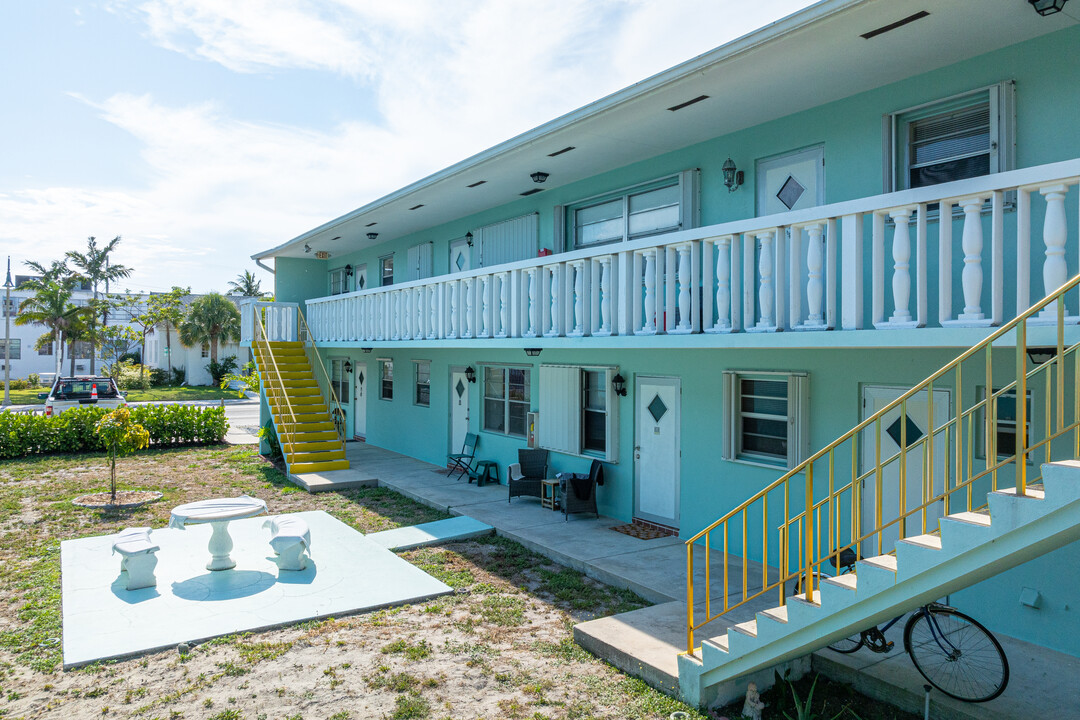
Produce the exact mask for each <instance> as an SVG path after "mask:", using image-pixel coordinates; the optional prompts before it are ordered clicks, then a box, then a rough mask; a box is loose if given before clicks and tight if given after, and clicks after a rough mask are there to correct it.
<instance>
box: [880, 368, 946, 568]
mask: <svg viewBox="0 0 1080 720" xmlns="http://www.w3.org/2000/svg"><path fill="white" fill-rule="evenodd" d="M904 392H907V389H906V388H898V387H884V386H880V385H877V386H867V387H864V388H863V417H864V418H867V417H870V416H871V415H873V414H874V413H876V412H877V411H878V410H880V409H881V408H883V407H885V406H886V405H888V404H889V403H891V402H892V401H893V400H895V399H896V398H898V397H900V395H901V394H903V393H904ZM928 398H929V395H928V394H927V393H926V391H925V390H924V391H922V392H920V393H917V394H916V395H915V396H914V397H912V398H910V399H909V400H908V401H907V404H906V410H907V422H906V423H905V424H906V426H907V430H906V434H905V435H901V430H902V425H901V422H900V408H899V407H897V408H894V409H892V410H890V411H889V412H887V413H886V414H885V417H884V418H882V420H881V462H882V464H883V465H882V468H881V523H882V524H888V523H889V522H890V521H892V520H895V519H897V518H898V517H899V516H900V514H901V513H902V512H907V511H909V510H911V509H913V508H917V507H919V506H920V505H922V504H923V499H922V498H923V479H924V478H923V455H924V453H925V451H926V444H925V443H924V444H920V445H916V446H914V447H912V446H913V445H914V444H915V443H916V442H917V441H918V440H920V439H921V438H923V437H924V436H926V435H928V434H929V433H930V432H931V428H930V427H929V425H930V419H929V415H928V413H929V409H930V408H929V402H928ZM950 400H951V393H950V392H949V391H948V390H934V419H933V424H934V427H941V426H942V425H944V424H945V423H946V422H948V420H949V405H950ZM874 436H875V430H874V427H873V426H872V425H871V426H870V427H869V428H867V429H866V430H864V431H863V432H862V434H861V435H860V437H859V444H860V446H861V448H862V452H861V458H860V463H861V466H862V469H861V472H860V474H865V473H868V472H869V473H870V475H869V476H868V477H867V478H866V479H864V480H863V481H862V483H861V489H862V502H861V507H862V528H861V532H860V534H861V535H866V534H867V533H869V532H871V531H872V530H873V529H874V528H875V527H878V518H877V486H878V480H877V473H875V472H873V471H874V468H875V464H876V462H877V461H876V459H875V451H874ZM901 440H903V441H905V442H906V443H907V447H908V451H907V453H906V462H905V464H904V467H905V472H904V507H903V509H901V507H900V460H899V458H897V459H896V460H893V461H892V462H890V463H888V464H887V465H886V464H884V463H885V461H887V460H888V459H889V458H891V457H893V456H895V455H896V454H897V453H899V452H900V442H901ZM933 447H934V473H933V475H934V487H933V494H934V495H937V494H939V493H941V492H942V490H943V488H944V478H945V464H946V463H947V462H948V458H946V457H945V434H944V433H939V434H938V435H937V436H936V437H935V439H934V444H933ZM942 514H943V513H942V505H941V503H935V504H933V505H931V506H930V507H928V508H927V512H926V532H932V531H934V530H937V529H938V520H939V519H940V518H941V516H942ZM922 534H923V522H922V513H921V512H916V513H913V514H912V515H909V516H908V517H907V519H906V520H905V521H904V537H912V536H914V535H922ZM899 537H900V524H899V523H896V524H895V525H893V526H891V527H889V528H887V529H886V530H885V531H884V532H883V533H881V547H880V549H879V547H878V536H877V535H873V536H871V537H869V538H867V539H866V540H864V541H863V544H862V549H861V552H862V555H863V557H868V556H871V557H872V556H874V555H878V554H881V553H888V552H891V551H892V549H893V548H894V547H895V545H896V541H897V540H898V539H899Z"/></svg>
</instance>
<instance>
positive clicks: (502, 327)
mask: <svg viewBox="0 0 1080 720" xmlns="http://www.w3.org/2000/svg"><path fill="white" fill-rule="evenodd" d="M509 320H510V276H509V275H507V274H506V273H499V330H498V337H501V338H504V337H508V336H509V335H510V323H509Z"/></svg>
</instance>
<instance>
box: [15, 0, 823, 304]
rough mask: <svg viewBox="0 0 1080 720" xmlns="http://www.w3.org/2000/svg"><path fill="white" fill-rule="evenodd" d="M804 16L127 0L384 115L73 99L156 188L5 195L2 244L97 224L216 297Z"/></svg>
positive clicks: (150, 21)
mask: <svg viewBox="0 0 1080 720" xmlns="http://www.w3.org/2000/svg"><path fill="white" fill-rule="evenodd" d="M806 4H809V3H808V2H805V1H804V0H774V1H772V2H760V3H753V4H747V3H744V2H737V1H736V0H670V2H666V3H663V4H658V3H653V2H647V1H645V0H563V1H562V2H549V3H535V2H532V1H531V0H529V1H525V0H474V2H471V3H467V4H465V3H445V2H438V0H417V1H416V2H386V1H385V0H336V1H331V0H327V1H324V2H316V0H310V1H309V0H277V1H273V0H237V1H235V2H220V0H137V1H134V2H120V1H119V0H118V2H116V3H114V4H113V5H112V6H111V9H113V10H114V11H116V12H118V13H120V14H122V15H123V16H125V17H135V18H138V19H139V20H140V22H141V23H143V24H144V26H145V28H146V32H147V34H148V36H149V37H150V38H151V39H152V40H153V41H154V42H156V43H157V44H159V45H161V46H163V47H167V48H170V49H172V50H175V51H177V52H181V53H184V54H186V55H188V56H190V57H193V58H198V59H201V60H206V61H212V62H215V63H219V64H221V65H222V66H224V67H227V68H230V69H232V70H234V71H237V72H241V73H248V72H267V71H276V70H285V69H308V70H316V71H322V72H330V73H335V74H338V75H342V76H346V77H350V78H353V79H354V81H355V82H358V83H364V84H368V85H370V86H371V88H372V90H373V93H374V97H375V98H376V102H377V108H376V109H377V110H378V113H377V116H378V117H380V118H381V119H380V122H379V124H378V125H374V124H370V123H364V122H358V121H349V122H343V123H341V124H339V125H338V126H336V127H334V128H332V129H331V130H328V131H314V130H310V129H306V128H303V127H295V126H283V125H279V124H272V123H267V122H259V121H258V120H257V119H256V120H250V119H249V120H241V119H238V118H235V117H230V116H228V115H226V114H224V112H223V111H222V110H221V108H220V106H219V105H216V104H215V103H213V102H212V101H208V102H205V103H201V104H193V105H189V106H185V107H167V106H165V105H163V104H161V103H160V102H159V101H158V100H156V99H155V98H154V97H152V96H150V95H130V94H123V93H121V94H116V95H113V96H111V97H108V98H106V99H104V100H100V99H86V98H80V100H82V102H86V103H88V104H90V105H91V106H92V107H94V108H95V109H96V111H97V112H98V113H99V115H100V117H101V118H102V119H104V120H105V121H107V122H108V123H109V124H111V125H113V126H115V127H118V128H120V129H122V130H123V131H125V132H126V133H128V134H130V135H131V136H132V137H134V138H135V139H136V140H137V141H138V143H139V144H140V148H141V150H140V153H141V161H142V162H143V164H144V166H145V170H146V172H145V176H146V178H147V180H146V183H145V185H143V186H139V187H126V188H107V187H96V188H62V187H61V188H47V189H36V190H11V191H9V192H7V193H6V195H0V218H4V219H3V221H2V223H0V242H3V241H5V240H9V239H14V238H20V241H21V242H20V246H19V248H18V249H16V250H15V252H16V253H23V252H24V250H25V255H26V257H33V258H35V259H41V258H42V257H57V256H59V255H60V254H62V252H63V250H66V249H69V248H71V247H72V246H73V240H74V239H76V238H81V237H82V236H83V235H85V234H86V232H87V229H88V228H90V229H97V230H96V232H99V233H100V234H101V236H102V237H105V236H108V237H111V236H112V234H115V233H117V232H123V233H124V237H125V241H124V242H123V243H122V245H121V249H122V251H121V257H120V260H121V261H122V262H124V263H126V264H129V265H132V266H133V267H135V268H137V270H138V274H137V276H136V277H133V278H132V286H133V288H139V289H142V288H146V287H152V288H155V289H156V288H162V287H166V286H168V285H171V284H174V283H179V284H185V285H192V286H194V287H195V289H197V290H206V289H211V288H213V287H217V288H223V287H224V285H225V282H226V281H227V280H229V279H231V278H232V277H235V275H236V274H237V273H238V272H239V271H240V270H242V269H244V268H248V267H251V261H250V260H249V259H248V256H249V255H250V254H251V253H252V252H254V251H257V250H261V249H264V248H266V247H270V246H273V245H276V244H278V243H280V242H283V241H284V240H287V239H288V238H290V237H293V236H295V235H297V234H299V233H301V232H303V231H305V230H307V229H310V228H311V227H314V226H316V225H318V224H321V223H323V222H325V221H327V220H329V219H331V218H333V217H336V216H338V215H340V214H342V213H345V212H348V211H349V210H351V209H353V208H356V207H358V206H360V205H362V204H364V203H366V202H368V201H371V200H373V199H375V198H377V197H379V196H381V195H383V194H386V193H388V192H391V191H393V190H394V189H396V188H398V187H401V186H402V185H405V184H407V183H409V182H411V181H414V180H416V179H418V178H420V177H422V176H424V175H426V174H428V173H431V172H433V171H435V170H437V169H439V168H441V167H443V166H446V165H448V164H451V163H453V162H456V161H458V160H460V159H462V158H464V157H467V156H469V155H471V154H473V153H476V152H479V151H481V150H483V149H484V148H486V147H489V146H491V145H493V144H495V143H498V142H500V141H502V140H505V139H507V138H509V137H511V136H513V135H515V134H518V133H520V132H524V131H526V130H528V129H529V128H531V127H533V126H535V125H537V124H539V123H541V122H544V121H546V120H550V119H552V118H554V117H557V116H558V115H561V114H563V113H565V112H568V111H570V110H572V109H574V108H575V107H578V106H580V105H582V104H584V103H587V102H589V101H592V100H594V99H597V98H599V97H601V96H603V95H605V94H608V93H610V92H613V91H615V90H617V89H619V88H620V87H623V86H625V85H627V84H629V83H632V82H635V81H637V80H640V79H642V78H644V77H646V76H648V75H651V74H654V73H656V72H659V71H661V70H663V69H664V68H666V67H669V66H670V65H672V64H674V63H676V62H680V61H683V60H686V59H689V58H690V57H693V56H695V55H697V54H700V53H702V52H705V51H707V50H709V49H710V48H712V47H714V46H715V45H717V44H719V43H721V42H724V41H726V40H729V39H732V38H733V37H736V36H738V35H741V34H744V33H745V32H747V31H749V30H752V29H753V28H754V27H758V26H760V25H761V24H763V23H765V22H767V21H769V20H771V19H776V18H778V17H780V16H782V15H784V14H787V13H788V12H791V11H792V10H794V9H796V8H797V7H799V6H802V5H806ZM747 5H751V6H752V7H751V9H746V6H747ZM88 141H92V140H91V139H89V138H88ZM5 244H6V243H5ZM75 244H79V241H77V240H76V241H75Z"/></svg>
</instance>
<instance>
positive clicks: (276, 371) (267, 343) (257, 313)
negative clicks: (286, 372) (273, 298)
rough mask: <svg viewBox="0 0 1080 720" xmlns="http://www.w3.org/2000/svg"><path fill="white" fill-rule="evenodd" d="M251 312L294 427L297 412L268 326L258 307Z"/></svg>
mask: <svg viewBox="0 0 1080 720" xmlns="http://www.w3.org/2000/svg"><path fill="white" fill-rule="evenodd" d="M251 314H252V315H253V316H254V317H255V329H256V331H257V337H256V339H255V343H256V345H257V344H258V343H259V338H261V339H262V344H263V345H264V346H265V348H266V355H267V357H269V358H270V364H271V365H273V366H274V372H273V375H274V377H275V378H276V379H277V382H278V390H280V391H281V399H282V400H283V401H284V402H285V409H286V410H288V411H289V417H291V418H292V424H293V427H295V426H296V425H297V422H296V412H295V411H294V410H293V407H292V403H291V402H289V394H288V393H287V392H285V379H284V378H282V377H281V371H280V370H279V369H278V366H277V359H276V358H274V353H273V351H272V350H271V348H270V341H269V340H268V339H267V337H266V326H264V325H263V321H262V314H261V312H260V310H259V309H258V308H255V309H253V311H252V313H251ZM266 401H267V403H269V402H270V395H269V393H267V396H266ZM272 409H273V408H271V410H272ZM279 435H280V433H279ZM280 440H281V438H280V437H279V441H280ZM281 444H282V454H284V449H285V448H284V445H285V444H284V443H283V442H282V443H281ZM288 461H289V459H288V457H286V458H285V462H286V464H287V463H288Z"/></svg>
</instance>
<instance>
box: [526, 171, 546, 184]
mask: <svg viewBox="0 0 1080 720" xmlns="http://www.w3.org/2000/svg"><path fill="white" fill-rule="evenodd" d="M529 177H531V178H532V181H533V182H534V183H537V184H539V183H542V182H545V181H546V180H547V179H548V178H549V177H551V173H546V172H544V171H543V170H537V171H536V172H534V173H533V174H531V175H529Z"/></svg>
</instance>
